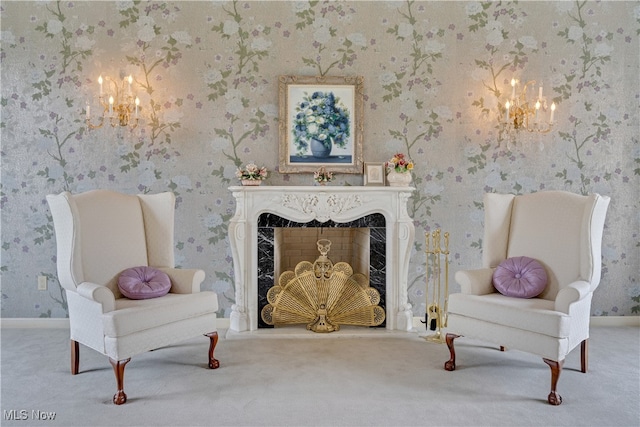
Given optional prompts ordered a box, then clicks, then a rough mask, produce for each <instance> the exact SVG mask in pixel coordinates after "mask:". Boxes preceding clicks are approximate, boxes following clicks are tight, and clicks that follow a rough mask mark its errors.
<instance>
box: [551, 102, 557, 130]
mask: <svg viewBox="0 0 640 427" xmlns="http://www.w3.org/2000/svg"><path fill="white" fill-rule="evenodd" d="M555 112H556V103H555V102H554V103H552V104H551V117H549V124H550V125H552V124H553V114H554V113H555Z"/></svg>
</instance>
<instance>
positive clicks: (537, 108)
mask: <svg viewBox="0 0 640 427" xmlns="http://www.w3.org/2000/svg"><path fill="white" fill-rule="evenodd" d="M539 112H540V101H536V123H538V113H539Z"/></svg>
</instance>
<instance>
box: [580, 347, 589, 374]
mask: <svg viewBox="0 0 640 427" xmlns="http://www.w3.org/2000/svg"><path fill="white" fill-rule="evenodd" d="M588 365H589V339H586V340H584V341H582V343H580V371H581V372H582V373H583V374H586V373H587V368H588V367H589V366H588Z"/></svg>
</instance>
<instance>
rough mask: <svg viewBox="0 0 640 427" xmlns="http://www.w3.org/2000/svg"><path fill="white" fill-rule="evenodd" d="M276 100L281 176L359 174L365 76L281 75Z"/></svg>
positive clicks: (360, 171) (361, 163)
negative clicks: (277, 106)
mask: <svg viewBox="0 0 640 427" xmlns="http://www.w3.org/2000/svg"><path fill="white" fill-rule="evenodd" d="M278 97H279V103H280V105H279V124H278V131H279V136H280V149H279V155H278V171H279V172H280V173H304V172H315V171H316V170H318V169H319V168H321V167H324V168H325V169H326V170H327V171H331V172H338V173H357V174H361V173H362V166H363V161H362V138H363V133H364V132H363V130H364V120H363V112H364V78H363V77H361V76H353V77H312V76H280V77H279V78H278ZM327 150H328V154H327Z"/></svg>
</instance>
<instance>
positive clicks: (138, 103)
mask: <svg viewBox="0 0 640 427" xmlns="http://www.w3.org/2000/svg"><path fill="white" fill-rule="evenodd" d="M138 105H140V98H138V97H137V96H136V119H137V118H138Z"/></svg>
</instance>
